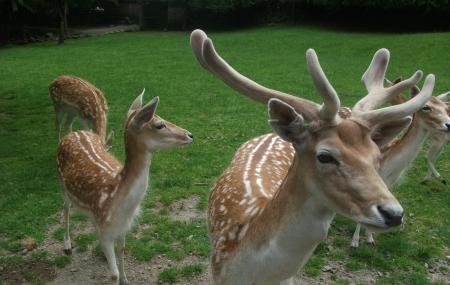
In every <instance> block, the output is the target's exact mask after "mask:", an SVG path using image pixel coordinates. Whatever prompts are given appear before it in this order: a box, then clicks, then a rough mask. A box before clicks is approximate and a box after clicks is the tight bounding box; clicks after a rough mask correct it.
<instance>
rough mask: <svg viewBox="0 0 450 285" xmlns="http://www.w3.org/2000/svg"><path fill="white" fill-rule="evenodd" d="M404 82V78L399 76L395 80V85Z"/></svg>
mask: <svg viewBox="0 0 450 285" xmlns="http://www.w3.org/2000/svg"><path fill="white" fill-rule="evenodd" d="M402 80H403V77H402V76H399V77H397V78H396V79H395V80H394V82H393V83H394V85H395V84H397V83H399V82H400V81H402Z"/></svg>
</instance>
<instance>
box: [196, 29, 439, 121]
mask: <svg viewBox="0 0 450 285" xmlns="http://www.w3.org/2000/svg"><path fill="white" fill-rule="evenodd" d="M191 48H192V50H193V52H194V55H195V57H196V58H197V60H198V61H199V63H200V64H201V65H202V66H203V68H205V69H206V70H208V71H210V72H211V73H213V74H214V75H215V76H217V77H218V78H219V79H221V80H222V81H223V82H225V83H226V84H227V85H228V86H230V87H231V88H233V89H234V90H236V91H238V92H239V93H242V94H244V95H246V96H248V97H250V98H252V99H253V100H255V101H259V102H262V103H267V102H268V101H269V100H270V99H272V98H277V99H280V100H282V101H284V102H286V103H288V104H289V105H291V106H292V107H293V108H294V109H295V110H296V111H297V112H298V113H300V114H302V115H303V116H304V117H305V119H306V120H308V121H315V120H323V121H326V122H328V123H330V124H335V123H336V122H337V120H338V116H337V113H338V111H339V108H340V100H339V97H338V95H337V93H336V90H334V88H333V86H332V85H331V84H330V82H329V81H328V79H327V77H326V75H325V73H324V72H323V70H322V67H321V66H320V63H319V59H318V58H317V54H316V52H315V51H314V50H313V49H308V50H307V51H306V61H307V65H308V71H309V74H310V75H311V78H312V80H313V83H314V86H315V87H316V89H317V91H318V92H319V94H320V96H321V97H322V99H323V104H322V105H318V104H317V103H314V102H312V101H309V100H307V99H303V98H299V97H296V96H292V95H289V94H286V93H283V92H280V91H277V90H273V89H269V88H267V87H264V86H262V85H260V84H258V83H256V82H254V81H252V80H250V79H249V78H247V77H245V76H243V75H242V74H240V73H239V72H237V71H236V70H235V69H233V67H231V66H230V65H229V64H228V63H227V62H226V61H225V60H224V59H222V58H221V57H220V56H219V54H218V53H217V52H216V51H215V49H214V45H213V43H212V41H211V39H209V38H208V37H207V35H206V34H205V33H204V32H203V31H201V30H195V31H193V32H192V34H191ZM389 57H390V54H389V51H388V50H387V49H380V50H378V51H377V52H376V53H375V55H374V57H373V59H372V62H371V63H370V65H369V67H368V69H367V70H366V72H365V73H364V75H363V76H362V81H363V82H364V84H365V86H366V89H367V91H368V94H367V95H366V96H365V97H364V98H362V99H361V100H359V101H358V102H357V103H356V104H355V106H354V107H353V112H352V118H354V119H356V120H358V121H360V122H361V123H363V124H364V125H366V126H367V127H369V128H371V127H373V126H375V125H377V124H380V123H384V122H387V121H393V120H398V119H402V118H404V117H406V116H408V115H411V114H412V113H414V112H416V111H418V110H419V109H420V108H421V107H422V106H423V105H424V104H425V103H426V102H427V101H428V99H429V98H430V96H431V94H432V93H433V88H434V82H435V78H434V75H433V74H429V75H428V76H427V77H426V79H425V83H424V85H423V88H422V91H421V92H420V93H419V94H417V96H415V97H414V98H412V99H411V100H409V101H407V102H404V103H402V104H399V105H394V106H389V107H385V108H380V109H377V108H379V107H380V106H381V105H383V104H384V102H386V101H388V100H390V99H392V98H393V97H395V96H397V95H398V94H400V93H401V92H402V91H404V90H406V89H410V88H412V87H414V86H415V85H416V83H417V82H418V81H419V80H420V79H421V78H422V71H420V70H419V71H416V72H415V73H414V74H413V75H412V76H411V77H410V78H408V79H406V80H403V81H401V82H399V83H398V84H395V85H393V86H390V87H387V88H385V87H384V86H383V82H384V80H385V75H386V70H387V67H388V64H389Z"/></svg>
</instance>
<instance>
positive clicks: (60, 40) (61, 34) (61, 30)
mask: <svg viewBox="0 0 450 285" xmlns="http://www.w3.org/2000/svg"><path fill="white" fill-rule="evenodd" d="M62 2H63V0H56V5H57V10H58V16H59V35H58V44H62V43H64V39H65V33H64V27H65V25H64V5H63V3H62Z"/></svg>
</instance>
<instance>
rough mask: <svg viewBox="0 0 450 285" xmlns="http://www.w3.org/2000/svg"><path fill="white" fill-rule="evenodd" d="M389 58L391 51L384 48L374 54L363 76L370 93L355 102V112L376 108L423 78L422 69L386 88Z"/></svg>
mask: <svg viewBox="0 0 450 285" xmlns="http://www.w3.org/2000/svg"><path fill="white" fill-rule="evenodd" d="M389 58H390V53H389V51H388V50H387V49H384V48H383V49H380V50H378V51H377V52H376V53H375V55H374V56H373V59H372V62H371V63H370V65H369V67H368V68H367V70H366V72H364V74H363V76H362V81H363V82H364V85H365V86H366V89H367V91H368V94H367V95H366V96H365V97H364V98H362V99H361V100H359V101H358V102H357V103H356V104H355V106H354V107H353V111H354V112H364V111H370V110H374V109H375V108H378V107H380V106H381V105H383V104H384V103H385V102H386V101H387V100H390V99H392V98H393V97H395V96H397V95H399V94H400V93H401V92H402V91H404V90H406V89H409V88H412V87H413V86H414V85H415V84H416V83H417V82H418V81H419V80H420V79H421V78H422V71H420V70H418V71H416V72H415V73H414V74H413V75H412V76H411V77H410V78H408V79H406V80H403V81H400V82H398V83H396V84H393V85H392V84H391V85H392V86H389V87H387V88H384V86H383V81H384V80H385V76H386V70H387V67H388V64H389Z"/></svg>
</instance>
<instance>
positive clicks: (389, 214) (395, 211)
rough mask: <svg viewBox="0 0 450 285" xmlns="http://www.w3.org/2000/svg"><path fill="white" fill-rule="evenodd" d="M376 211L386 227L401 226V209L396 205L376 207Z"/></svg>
mask: <svg viewBox="0 0 450 285" xmlns="http://www.w3.org/2000/svg"><path fill="white" fill-rule="evenodd" d="M376 209H377V211H378V214H379V216H380V217H381V218H382V219H383V220H384V223H385V224H386V226H388V227H397V226H399V225H401V224H402V222H403V208H402V207H401V206H400V205H399V204H398V203H389V204H382V205H378V206H377V207H376Z"/></svg>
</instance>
